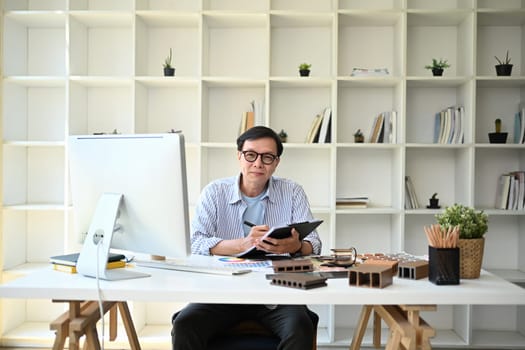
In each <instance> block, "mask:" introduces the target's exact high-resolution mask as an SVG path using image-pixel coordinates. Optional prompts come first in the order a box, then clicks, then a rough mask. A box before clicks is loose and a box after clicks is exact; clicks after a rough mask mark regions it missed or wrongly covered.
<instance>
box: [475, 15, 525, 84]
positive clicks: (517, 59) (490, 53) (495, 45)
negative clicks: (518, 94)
mask: <svg viewBox="0 0 525 350" xmlns="http://www.w3.org/2000/svg"><path fill="white" fill-rule="evenodd" d="M477 17H478V18H477V26H478V28H477V45H476V47H477V52H476V57H477V74H478V75H482V76H496V69H495V68H494V66H495V65H496V64H498V62H497V61H496V59H495V58H494V56H497V57H498V58H499V59H500V60H504V59H505V56H506V53H507V50H508V52H509V57H510V58H511V64H513V67H512V76H515V77H516V76H517V77H523V76H525V69H524V67H525V54H524V50H525V44H524V42H525V9H522V10H517V11H516V10H514V11H509V12H506V11H489V12H480V13H478V14H477ZM501 38H504V40H502V39H501ZM498 78H501V77H498Z"/></svg>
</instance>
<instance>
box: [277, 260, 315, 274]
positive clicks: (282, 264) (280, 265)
mask: <svg viewBox="0 0 525 350" xmlns="http://www.w3.org/2000/svg"><path fill="white" fill-rule="evenodd" d="M272 267H273V271H274V272H309V271H313V270H314V264H313V263H312V260H310V259H294V260H274V261H272Z"/></svg>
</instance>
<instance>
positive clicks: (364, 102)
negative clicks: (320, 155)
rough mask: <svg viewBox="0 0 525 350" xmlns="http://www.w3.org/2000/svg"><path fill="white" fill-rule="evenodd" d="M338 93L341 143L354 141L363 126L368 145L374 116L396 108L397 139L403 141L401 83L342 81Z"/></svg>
mask: <svg viewBox="0 0 525 350" xmlns="http://www.w3.org/2000/svg"><path fill="white" fill-rule="evenodd" d="M369 85H372V84H369ZM337 94H338V97H337V100H338V105H337V107H338V111H337V130H336V133H337V142H343V143H353V142H354V136H353V135H354V133H355V132H356V131H357V130H358V129H360V130H361V131H362V132H363V134H364V136H365V144H366V145H371V144H370V143H369V142H370V135H371V132H372V127H373V122H374V118H375V117H376V116H378V115H379V114H380V113H383V112H388V111H396V114H397V125H396V126H397V127H396V130H397V135H396V136H397V137H396V139H397V142H400V140H401V132H402V130H401V129H400V128H399V126H400V125H403V123H402V121H401V120H400V119H401V117H402V115H401V111H402V108H403V107H402V106H403V97H402V96H403V87H402V84H401V83H397V84H395V85H393V86H373V85H372V86H368V85H365V84H357V83H355V82H354V83H348V82H346V81H345V82H339V88H338V91H337ZM385 144H386V143H385Z"/></svg>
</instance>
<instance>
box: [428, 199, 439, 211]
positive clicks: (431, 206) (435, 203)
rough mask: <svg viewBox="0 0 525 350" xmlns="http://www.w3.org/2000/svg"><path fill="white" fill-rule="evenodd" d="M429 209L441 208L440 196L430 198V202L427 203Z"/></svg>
mask: <svg viewBox="0 0 525 350" xmlns="http://www.w3.org/2000/svg"><path fill="white" fill-rule="evenodd" d="M427 208H428V209H439V208H441V207H440V206H439V198H430V199H429V204H428V205H427Z"/></svg>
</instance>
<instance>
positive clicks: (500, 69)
mask: <svg viewBox="0 0 525 350" xmlns="http://www.w3.org/2000/svg"><path fill="white" fill-rule="evenodd" d="M494 57H495V58H496V61H498V64H497V65H496V66H495V67H496V74H497V75H498V76H509V75H510V74H511V73H512V64H510V57H509V50H507V53H506V54H505V59H504V60H500V59H499V58H498V56H494Z"/></svg>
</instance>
